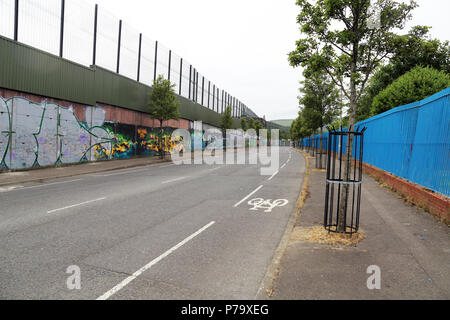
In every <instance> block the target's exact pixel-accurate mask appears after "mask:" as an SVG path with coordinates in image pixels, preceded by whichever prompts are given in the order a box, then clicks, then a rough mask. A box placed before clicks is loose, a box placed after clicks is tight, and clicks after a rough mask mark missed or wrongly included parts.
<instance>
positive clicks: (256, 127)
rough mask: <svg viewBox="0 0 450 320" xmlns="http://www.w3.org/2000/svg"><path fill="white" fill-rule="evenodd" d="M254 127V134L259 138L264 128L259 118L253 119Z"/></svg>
mask: <svg viewBox="0 0 450 320" xmlns="http://www.w3.org/2000/svg"><path fill="white" fill-rule="evenodd" d="M254 129H255V130H256V135H257V136H258V140H259V137H260V133H261V130H262V129H264V126H263V125H262V123H261V122H260V121H259V120H255V127H254Z"/></svg>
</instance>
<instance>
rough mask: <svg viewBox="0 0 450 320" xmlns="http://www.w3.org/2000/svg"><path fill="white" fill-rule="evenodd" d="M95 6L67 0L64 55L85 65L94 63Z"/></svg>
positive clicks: (75, 0)
mask: <svg viewBox="0 0 450 320" xmlns="http://www.w3.org/2000/svg"><path fill="white" fill-rule="evenodd" d="M94 16H95V7H94V6H92V5H89V4H87V3H86V2H84V1H78V0H66V8H65V17H64V52H63V57H64V58H66V59H69V60H71V61H74V62H77V63H79V64H82V65H84V66H90V65H91V64H92V55H93V47H94V40H93V39H94Z"/></svg>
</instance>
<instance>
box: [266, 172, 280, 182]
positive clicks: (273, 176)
mask: <svg viewBox="0 0 450 320" xmlns="http://www.w3.org/2000/svg"><path fill="white" fill-rule="evenodd" d="M279 173H280V170H278V171H277V172H275V173H274V174H273V175H272V176H271V177H270V178H269V179H267V181H271V180H272V179H273V178H275V176H276V175H277V174H279Z"/></svg>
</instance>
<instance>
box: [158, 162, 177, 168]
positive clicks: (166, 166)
mask: <svg viewBox="0 0 450 320" xmlns="http://www.w3.org/2000/svg"><path fill="white" fill-rule="evenodd" d="M175 165H176V164H174V163H172V164H169V165H165V166H160V167H158V168H168V167H173V166H175Z"/></svg>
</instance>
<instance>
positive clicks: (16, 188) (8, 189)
mask: <svg viewBox="0 0 450 320" xmlns="http://www.w3.org/2000/svg"><path fill="white" fill-rule="evenodd" d="M81 180H83V179H75V180H69V181H60V182H53V183H46V184H40V185H37V186H30V187H23V186H15V187H8V188H6V189H2V190H0V192H11V191H18V190H26V189H34V188H42V187H47V186H53V185H58V184H63V183H70V182H76V181H81Z"/></svg>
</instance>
